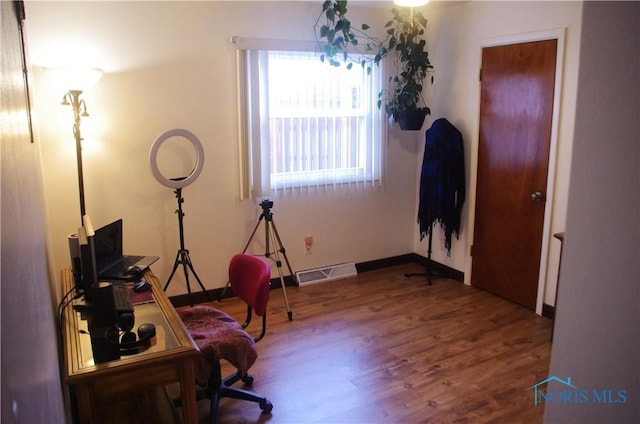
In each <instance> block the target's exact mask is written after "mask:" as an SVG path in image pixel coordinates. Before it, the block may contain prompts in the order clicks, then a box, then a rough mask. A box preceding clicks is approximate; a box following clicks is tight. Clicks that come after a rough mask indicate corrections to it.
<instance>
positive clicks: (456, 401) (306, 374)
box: [198, 265, 552, 423]
mask: <svg viewBox="0 0 640 424" xmlns="http://www.w3.org/2000/svg"><path fill="white" fill-rule="evenodd" d="M416 271H417V272H419V271H421V268H420V267H419V266H418V265H403V266H396V267H392V268H386V269H383V270H378V271H370V272H366V273H361V274H360V275H358V276H357V277H353V278H349V279H344V280H338V281H333V282H327V283H322V284H317V285H311V286H306V287H300V288H298V287H288V288H287V294H288V297H289V302H290V305H291V309H292V311H293V321H288V319H287V313H286V308H285V303H284V298H283V296H282V291H281V290H279V289H278V290H273V291H272V292H271V297H270V303H269V310H268V314H269V315H268V319H269V321H268V332H267V335H266V336H265V338H264V339H263V340H262V341H260V342H259V343H258V354H259V357H258V360H257V362H256V364H255V365H254V366H253V367H252V368H251V374H252V375H253V376H254V377H255V382H254V385H253V390H255V391H258V392H260V393H262V394H264V395H266V396H267V397H268V399H269V400H270V401H271V402H272V403H273V405H274V408H273V412H272V413H271V414H270V415H262V414H261V413H260V412H261V411H260V409H259V407H258V406H257V405H255V404H252V403H247V402H244V401H236V400H232V399H223V400H222V401H221V403H220V407H221V410H220V419H221V422H222V423H261V422H269V423H427V422H428V423H482V422H501V423H502V422H509V423H518V422H521V423H536V422H542V416H543V412H544V409H543V407H542V406H537V407H536V406H534V402H533V401H534V399H533V393H532V391H531V390H528V388H529V387H531V386H532V385H534V384H536V383H537V382H539V381H541V380H543V379H545V378H546V377H548V368H549V356H550V350H551V344H550V342H549V338H550V333H551V324H552V323H551V320H549V319H547V318H543V317H539V316H537V315H535V314H534V313H533V312H532V311H530V310H527V309H525V308H523V307H521V306H518V305H515V304H512V303H510V302H508V301H505V300H503V299H501V298H498V297H495V296H493V295H491V294H488V293H486V292H483V291H481V290H478V289H476V288H473V287H468V286H464V285H463V284H462V283H460V282H458V281H454V280H445V279H435V280H434V282H433V285H432V286H428V285H427V284H426V281H425V279H424V278H422V277H413V278H410V279H408V278H405V277H404V273H405V272H416ZM214 306H216V307H218V308H220V309H223V310H225V311H227V312H230V313H232V315H234V316H237V317H238V318H240V317H241V316H242V313H241V311H243V309H241V308H240V306H239V304H238V302H237V301H236V300H234V299H226V300H224V301H222V302H221V303H218V302H214ZM224 371H225V375H226V374H229V373H231V372H232V369H231V368H230V367H228V366H225V368H224ZM198 407H199V413H200V417H201V422H203V423H204V422H207V420H208V401H206V400H203V401H200V402H199V404H198Z"/></svg>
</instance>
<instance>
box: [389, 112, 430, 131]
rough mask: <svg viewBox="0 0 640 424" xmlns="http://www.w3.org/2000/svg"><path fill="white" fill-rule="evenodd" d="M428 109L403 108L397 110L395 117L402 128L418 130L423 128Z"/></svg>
mask: <svg viewBox="0 0 640 424" xmlns="http://www.w3.org/2000/svg"><path fill="white" fill-rule="evenodd" d="M426 116H427V109H424V108H423V109H415V110H403V111H401V112H396V114H395V119H396V122H397V123H398V125H400V129H401V130H407V131H418V130H420V129H421V128H422V124H423V123H424V118H425V117H426Z"/></svg>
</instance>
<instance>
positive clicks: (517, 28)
mask: <svg viewBox="0 0 640 424" xmlns="http://www.w3.org/2000/svg"><path fill="white" fill-rule="evenodd" d="M429 7H430V5H427V6H426V7H425V10H426V12H425V13H426V16H427V17H428V19H429V24H428V28H429V38H428V47H429V52H430V55H431V56H432V62H433V63H434V65H435V74H434V77H435V82H434V85H433V87H432V88H431V91H430V94H431V95H430V97H431V104H432V107H431V113H432V119H431V120H430V121H431V122H432V121H433V120H435V119H438V118H440V117H445V118H447V119H448V120H449V121H450V122H451V123H452V124H454V125H455V126H456V127H457V128H458V129H459V130H460V131H461V132H462V135H463V137H464V141H465V165H466V177H467V181H468V184H467V200H466V202H465V205H464V209H463V211H462V213H463V223H462V230H461V235H460V239H459V240H455V239H454V241H453V243H452V249H451V256H450V257H448V256H447V252H446V251H445V249H444V241H443V240H444V233H443V232H442V231H440V229H439V228H437V230H436V231H434V239H433V240H434V244H433V254H432V257H433V259H434V260H436V261H438V262H440V263H444V264H446V265H448V266H450V267H452V268H455V269H458V270H460V271H464V272H465V282H467V283H469V282H470V277H471V257H470V256H469V250H470V245H471V244H472V241H473V231H472V230H473V228H472V226H473V211H474V207H475V192H474V190H475V169H476V168H475V166H476V161H477V149H478V122H479V121H478V116H479V104H480V88H479V80H478V76H479V70H480V61H481V48H482V46H486V45H488V44H492V43H496V42H497V43H501V44H509V43H513V42H522V41H525V40H527V39H536V38H538V37H539V36H540V34H541V33H549V32H557V31H556V30H561V31H560V33H562V32H564V34H565V46H564V53H565V54H564V57H563V67H564V74H563V75H562V81H561V84H562V92H561V93H558V95H559V96H560V103H559V115H558V116H559V122H558V131H557V150H556V151H555V152H552V158H553V157H554V154H555V157H556V162H555V163H550V172H554V173H555V191H554V192H548V195H547V198H548V201H547V212H548V213H550V217H549V218H550V219H549V225H548V228H547V239H548V243H547V244H546V245H544V246H543V251H542V255H543V264H542V265H543V266H544V262H545V261H546V260H548V264H547V269H544V268H543V270H542V275H543V280H544V281H545V282H546V287H544V286H543V287H542V288H541V290H543V291H544V293H543V297H541V300H543V301H544V303H546V304H549V305H553V304H554V303H555V299H554V297H555V286H556V278H557V268H558V258H559V253H560V251H559V249H560V245H559V242H558V241H557V240H555V239H554V238H553V237H552V235H553V234H554V233H557V232H561V231H564V224H565V216H566V198H567V191H568V186H569V182H568V176H569V164H570V158H571V145H572V142H573V121H574V115H575V98H576V84H577V72H578V49H579V38H580V26H581V24H580V13H581V7H582V4H581V3H580V2H574V1H567V2H524V1H516V2H484V1H474V2H463V3H459V4H455V5H453V6H451V7H438V8H434V9H433V10H432V11H430V10H429ZM429 124H430V122H428V123H427V125H429ZM422 137H424V135H422ZM420 142H421V143H422V145H423V144H424V140H423V139H421V140H420ZM422 151H423V146H421V148H420V153H419V154H418V155H417V156H416V160H417V161H418V172H419V169H420V168H419V165H420V163H421V161H422ZM552 189H553V187H552ZM426 243H427V239H426V238H425V239H424V240H423V241H422V243H420V242H419V237H418V234H417V233H416V234H415V239H414V250H415V251H416V252H419V253H422V254H423V255H424V254H425V252H426V250H427V244H426ZM541 305H542V304H541V302H540V304H539V308H541ZM538 312H540V309H539V310H538Z"/></svg>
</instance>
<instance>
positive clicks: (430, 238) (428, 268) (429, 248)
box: [404, 221, 448, 286]
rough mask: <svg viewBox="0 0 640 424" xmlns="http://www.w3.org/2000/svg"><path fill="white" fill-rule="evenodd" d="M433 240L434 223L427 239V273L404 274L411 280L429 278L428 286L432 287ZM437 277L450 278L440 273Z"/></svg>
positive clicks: (430, 225)
mask: <svg viewBox="0 0 640 424" xmlns="http://www.w3.org/2000/svg"><path fill="white" fill-rule="evenodd" d="M432 240H433V221H431V224H429V236H428V239H427V265H426V267H425V271H424V272H408V273H406V274H404V276H405V277H407V278H411V277H417V276H421V277H426V278H427V284H428V285H430V286H431V285H432V284H433V283H432V280H431V279H432V278H433V277H434V272H433V269H432V268H433V263H432V262H431V243H432ZM436 276H439V277H446V278H448V276H447V275H444V274H440V273H436Z"/></svg>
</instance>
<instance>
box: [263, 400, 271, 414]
mask: <svg viewBox="0 0 640 424" xmlns="http://www.w3.org/2000/svg"><path fill="white" fill-rule="evenodd" d="M260 409H262V413H263V414H268V413H270V412H271V410H272V409H273V404H272V403H271V402H269V401H268V400H265V401H264V403H261V404H260Z"/></svg>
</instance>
